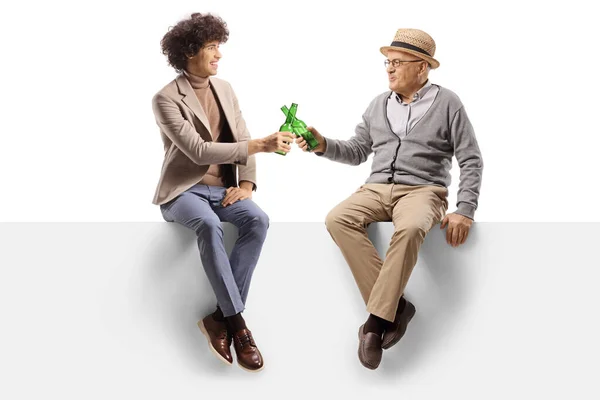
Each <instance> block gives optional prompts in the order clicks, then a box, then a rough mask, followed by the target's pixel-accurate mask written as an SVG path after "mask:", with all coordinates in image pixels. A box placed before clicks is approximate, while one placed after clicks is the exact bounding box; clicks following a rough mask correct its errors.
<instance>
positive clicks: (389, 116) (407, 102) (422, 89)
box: [296, 29, 483, 369]
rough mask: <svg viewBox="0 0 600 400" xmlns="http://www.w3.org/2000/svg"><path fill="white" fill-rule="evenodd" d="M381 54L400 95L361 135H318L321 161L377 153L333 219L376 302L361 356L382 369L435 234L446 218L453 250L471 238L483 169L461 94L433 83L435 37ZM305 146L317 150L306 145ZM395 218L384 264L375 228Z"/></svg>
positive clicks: (374, 110) (403, 34)
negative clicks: (425, 247) (456, 179)
mask: <svg viewBox="0 0 600 400" xmlns="http://www.w3.org/2000/svg"><path fill="white" fill-rule="evenodd" d="M381 52H382V53H383V55H385V56H386V57H387V59H386V60H385V66H386V69H387V74H388V79H389V88H390V91H386V92H384V93H382V94H381V95H379V96H377V97H376V98H375V99H373V101H371V104H370V105H369V107H368V108H367V110H366V111H365V113H364V114H363V117H362V122H361V123H359V124H358V125H357V127H356V131H355V135H354V137H352V138H350V139H349V140H336V139H331V138H325V137H323V136H322V135H321V134H320V133H319V132H318V131H317V130H316V129H314V128H312V127H310V128H309V129H310V130H311V132H312V133H313V134H314V136H315V138H316V139H317V141H318V142H319V145H318V146H317V147H316V148H315V149H313V151H314V152H315V153H316V154H317V155H320V156H323V157H325V158H328V159H330V160H333V161H338V162H342V163H346V164H351V165H358V164H360V163H363V162H365V161H366V160H367V157H368V156H369V154H370V153H371V152H373V153H374V158H373V164H372V170H371V175H370V177H369V178H368V179H367V181H366V183H365V184H364V185H362V186H361V187H360V188H359V189H358V190H357V191H356V192H355V193H354V194H352V195H351V196H350V197H349V198H347V199H346V200H344V201H342V202H341V203H340V204H338V205H337V206H336V207H335V208H334V209H333V210H331V212H330V213H329V214H328V215H327V219H326V226H327V229H328V231H329V233H330V234H331V237H332V238H333V240H334V241H335V243H336V244H337V245H338V246H339V248H340V250H341V251H342V254H343V255H344V258H345V259H346V262H347V263H348V265H349V266H350V269H351V270H352V274H353V275H354V278H355V280H356V283H357V284H358V288H359V290H360V293H361V294H362V297H363V299H364V301H365V303H366V305H367V311H368V312H369V316H368V318H367V320H366V322H365V323H364V324H363V325H362V326H361V327H360V328H359V332H358V335H359V339H360V340H359V349H358V356H359V359H360V362H361V363H362V364H363V365H364V366H365V367H367V368H370V369H376V368H377V367H378V366H379V363H380V361H381V357H382V353H383V351H382V349H389V348H390V347H392V346H393V345H394V344H396V343H397V342H398V341H399V340H400V339H401V338H402V336H403V335H404V332H405V331H406V327H407V325H408V323H409V321H410V320H411V318H412V317H413V316H414V314H415V311H416V310H415V307H414V305H413V304H412V303H411V302H409V301H408V300H406V299H405V298H404V297H403V293H404V288H405V287H406V284H407V282H408V279H409V277H410V274H411V272H412V270H413V268H414V266H415V264H416V262H417V253H418V251H419V248H420V246H421V244H422V243H423V241H424V239H425V235H426V234H427V233H428V232H429V231H430V230H431V228H432V227H433V226H434V225H435V224H436V223H438V222H440V221H442V224H441V228H445V227H446V226H447V232H446V238H447V241H448V243H449V244H450V245H452V246H458V245H460V244H462V243H464V242H465V240H466V239H467V236H468V234H469V228H470V227H471V224H472V223H473V215H474V213H475V210H476V208H477V200H478V197H479V189H480V186H481V175H482V169H483V161H482V158H481V153H480V151H479V147H478V145H477V140H476V138H475V133H474V132H473V128H472V126H471V123H470V122H469V118H468V117H467V113H466V111H465V108H464V106H463V105H462V103H461V101H460V100H459V98H458V96H457V95H456V94H454V93H453V92H452V91H450V90H448V89H446V88H443V87H441V86H439V85H435V84H432V83H431V82H430V81H429V79H428V75H429V70H430V69H435V68H437V67H438V66H439V62H438V61H437V60H436V59H435V58H434V55H435V42H434V41H433V39H432V38H431V37H430V36H429V35H428V34H427V33H425V32H423V31H420V30H418V29H399V30H398V31H397V32H396V36H395V37H394V40H393V41H392V43H391V45H390V46H384V47H382V48H381ZM296 142H297V143H298V145H299V146H300V147H301V148H302V149H303V150H304V151H306V150H307V146H306V142H305V141H304V139H302V138H298V139H296ZM453 155H454V156H456V158H457V160H458V164H459V166H460V185H459V190H458V201H457V210H456V211H455V212H454V213H451V214H448V215H445V216H444V214H445V213H446V210H447V208H448V202H447V195H448V189H447V187H448V186H449V184H450V173H449V171H450V168H451V166H452V157H453ZM389 220H392V221H393V223H394V234H393V236H392V239H391V242H390V247H389V250H388V252H387V254H386V258H385V261H382V260H381V258H380V257H379V255H378V254H377V251H376V250H375V248H374V247H373V244H372V243H371V242H370V241H369V239H368V236H367V230H366V228H367V226H368V225H369V224H370V223H372V222H378V221H389Z"/></svg>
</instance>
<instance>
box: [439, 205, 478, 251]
mask: <svg viewBox="0 0 600 400" xmlns="http://www.w3.org/2000/svg"><path fill="white" fill-rule="evenodd" d="M472 224H473V220H472V219H471V218H467V217H465V216H463V215H460V214H456V213H451V214H447V215H446V217H445V218H444V220H443V221H442V225H441V226H440V229H444V228H445V227H446V225H447V226H448V230H447V231H446V241H447V242H448V244H449V245H450V246H452V247H458V246H460V245H461V244H463V243H464V242H465V240H467V236H469V229H471V225H472Z"/></svg>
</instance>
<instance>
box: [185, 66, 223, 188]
mask: <svg viewBox="0 0 600 400" xmlns="http://www.w3.org/2000/svg"><path fill="white" fill-rule="evenodd" d="M185 77H186V78H187V80H188V81H189V82H190V85H192V88H193V89H194V92H195V93H196V97H197V98H198V101H199V102H200V105H201V106H202V109H203V110H204V113H205V114H206V117H207V118H208V123H209V124H210V131H211V133H212V138H213V141H214V142H217V141H218V140H219V136H220V135H221V131H222V129H223V122H224V121H225V116H224V115H223V110H222V109H221V107H220V106H219V103H218V101H217V99H216V97H215V94H214V93H213V91H212V88H211V85H210V81H209V79H208V77H206V78H203V77H201V76H198V75H192V74H190V73H189V72H187V71H186V72H185ZM199 183H203V184H205V185H211V186H225V179H224V177H223V171H222V170H221V168H220V167H219V165H218V164H212V165H210V166H209V167H208V171H207V172H206V174H205V175H204V176H203V177H202V180H200V182H199Z"/></svg>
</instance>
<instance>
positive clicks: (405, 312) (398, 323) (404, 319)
mask: <svg viewBox="0 0 600 400" xmlns="http://www.w3.org/2000/svg"><path fill="white" fill-rule="evenodd" d="M416 312H417V309H416V308H415V306H414V305H413V303H411V302H410V301H408V300H406V299H404V308H402V309H399V310H398V311H396V317H395V318H394V322H392V324H391V325H390V327H389V328H388V329H386V330H385V333H384V334H383V343H382V344H381V347H382V348H384V349H386V350H387V349H389V348H390V347H392V346H393V345H395V344H396V343H398V342H399V341H400V339H402V336H404V333H405V332H406V327H407V326H408V323H409V322H410V320H411V319H412V317H414V316H415V313H416Z"/></svg>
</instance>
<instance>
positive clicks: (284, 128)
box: [275, 113, 295, 156]
mask: <svg viewBox="0 0 600 400" xmlns="http://www.w3.org/2000/svg"><path fill="white" fill-rule="evenodd" d="M294 115H295V113H294V114H292V113H287V114H286V117H285V122H284V123H283V125H281V126H280V127H279V132H292V133H293V132H294V127H293V126H292V122H293V121H294ZM275 153H277V154H281V155H282V156H285V155H286V154H287V153H285V152H284V151H276V152H275Z"/></svg>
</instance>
